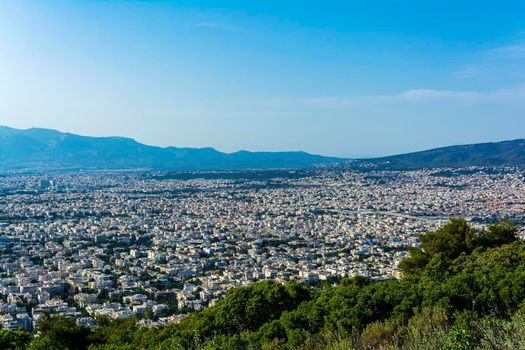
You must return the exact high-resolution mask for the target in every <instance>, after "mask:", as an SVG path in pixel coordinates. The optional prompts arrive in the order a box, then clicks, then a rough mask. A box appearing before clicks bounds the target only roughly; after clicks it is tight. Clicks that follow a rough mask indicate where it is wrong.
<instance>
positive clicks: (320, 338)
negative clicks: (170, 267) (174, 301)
mask: <svg viewBox="0 0 525 350" xmlns="http://www.w3.org/2000/svg"><path fill="white" fill-rule="evenodd" d="M420 242H421V247H420V248H411V249H410V255H409V257H407V258H406V259H405V260H403V261H402V262H401V264H400V270H401V271H402V273H403V277H402V278H401V279H400V280H388V281H381V282H372V281H370V280H369V279H367V278H364V277H354V278H349V279H344V280H342V281H341V283H340V285H339V286H336V287H332V286H325V287H324V288H322V289H320V290H319V289H314V288H311V287H308V286H306V285H303V284H299V283H295V282H289V283H287V284H284V285H283V284H279V283H276V282H272V281H264V282H259V283H256V284H254V285H252V286H248V287H244V288H237V289H233V290H230V291H229V292H228V294H227V295H226V297H225V298H224V299H223V300H221V301H219V302H218V303H217V304H216V305H215V306H213V307H210V308H208V309H206V310H204V311H203V312H200V313H196V314H193V315H190V316H189V317H187V318H185V319H184V320H183V321H182V322H181V323H180V324H178V325H169V326H166V327H164V328H162V329H142V328H140V327H138V326H137V323H136V321H135V320H133V319H127V320H107V319H101V320H99V321H98V326H97V327H96V328H94V329H87V328H82V327H77V326H75V323H74V322H73V321H70V320H66V319H61V318H58V317H48V318H47V319H46V320H44V321H43V322H42V323H41V326H40V328H39V332H40V336H39V337H37V338H33V339H31V337H30V336H29V335H28V334H26V333H25V332H22V331H19V332H8V331H3V332H2V333H1V334H0V348H2V349H33V350H34V349H92V350H94V349H100V350H102V349H105V350H110V349H111V350H117V349H119V350H120V349H127V350H129V349H152V350H153V349H158V350H160V349H332V350H336V349H389V350H393V349H407V350H409V349H410V350H412V349H413V350H416V349H436V350H467V349H509V350H510V349H525V303H524V300H525V242H523V241H520V240H518V239H517V238H516V228H515V227H514V226H513V225H512V224H511V223H509V222H502V223H499V224H495V225H492V226H490V227H489V228H488V229H487V230H483V231H477V230H475V229H473V228H472V227H470V226H469V225H468V224H467V223H466V222H465V221H464V220H462V219H453V220H451V221H450V222H449V223H448V224H447V225H445V226H444V227H443V228H442V229H440V230H438V231H435V232H429V233H427V234H424V235H422V236H421V237H420Z"/></svg>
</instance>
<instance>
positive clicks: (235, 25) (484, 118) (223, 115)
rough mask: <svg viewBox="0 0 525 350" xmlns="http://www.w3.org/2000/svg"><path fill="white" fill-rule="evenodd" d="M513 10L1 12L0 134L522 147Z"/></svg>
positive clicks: (273, 145) (173, 7)
mask: <svg viewBox="0 0 525 350" xmlns="http://www.w3.org/2000/svg"><path fill="white" fill-rule="evenodd" d="M451 6H452V7H451ZM523 7H524V5H523V4H521V3H519V2H517V1H515V2H514V1H513V2H512V4H509V5H508V6H501V5H499V4H497V3H495V2H489V3H487V4H486V5H484V6H477V7H476V6H474V3H471V2H463V3H462V4H459V5H458V4H452V5H451V3H450V4H449V3H446V2H440V3H437V2H432V3H425V4H418V3H417V2H412V1H405V2H400V3H398V4H395V5H394V4H390V5H382V6H381V7H380V8H379V7H377V8H376V7H375V6H374V5H373V4H358V3H356V2H344V3H343V2H338V1H336V2H334V3H332V4H330V5H327V4H326V3H322V2H319V1H307V2H301V3H299V2H297V1H290V2H287V3H286V4H282V3H277V2H266V3H265V4H262V3H259V2H240V1H221V2H210V1H198V2H192V3H189V2H178V1H172V2H170V1H168V2H160V1H149V2H128V1H107V2H74V3H70V2H61V1H39V2H36V1H21V2H17V3H13V2H6V1H5V2H0V100H2V104H1V106H0V124H2V125H8V126H11V127H16V128H30V127H43V128H51V129H58V130H63V131H67V132H71V133H76V134H81V135H91V136H126V137H131V138H134V139H136V140H137V141H139V142H141V143H145V144H150V145H157V146H178V147H214V148H216V149H218V150H221V151H225V152H233V151H237V150H241V149H247V150H251V151H286V150H303V151H306V152H309V153H315V154H323V155H329V156H339V157H362V156H381V155H390V154H399V153H406V152H411V151H417V150H423V149H430V148H435V147H440V146H446V145H454V144H469V143H480V142H488V141H501V140H509V139H518V138H523V137H524V136H525V135H524V134H523V132H522V130H525V119H524V118H523V117H522V115H523V112H524V111H525V102H524V101H525V85H524V83H525V69H524V68H523V67H525V66H524V65H523V63H524V60H525V54H524V52H525V36H524V27H525V24H524V23H523V20H522V19H521V18H520V13H522V12H523V11H520V9H522V8H523ZM451 9H452V10H451Z"/></svg>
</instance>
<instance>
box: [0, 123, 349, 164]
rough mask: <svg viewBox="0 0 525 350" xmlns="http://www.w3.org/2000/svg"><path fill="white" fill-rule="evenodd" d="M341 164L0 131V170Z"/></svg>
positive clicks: (308, 157) (297, 155)
mask: <svg viewBox="0 0 525 350" xmlns="http://www.w3.org/2000/svg"><path fill="white" fill-rule="evenodd" d="M341 161H343V159H340V158H331V157H322V156H318V155H312V154H308V153H305V152H248V151H239V152H235V153H222V152H219V151H217V150H215V149H213V148H177V147H166V148H163V147H154V146H148V145H144V144H141V143H139V142H137V141H135V140H133V139H129V138H123V137H87V136H80V135H74V134H70V133H63V132H59V131H56V130H49V129H38V128H33V129H28V130H19V129H13V128H8V127H4V126H1V127H0V169H2V170H17V169H19V170H28V169H29V170H54V169H60V170H64V169H157V170H163V169H165V170H167V169H169V170H222V169H249V168H304V167H311V166H314V165H322V164H330V163H337V162H341Z"/></svg>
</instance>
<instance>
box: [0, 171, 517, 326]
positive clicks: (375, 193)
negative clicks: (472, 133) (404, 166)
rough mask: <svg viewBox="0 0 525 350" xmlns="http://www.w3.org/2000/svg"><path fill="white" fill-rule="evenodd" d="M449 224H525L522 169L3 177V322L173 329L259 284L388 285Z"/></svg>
mask: <svg viewBox="0 0 525 350" xmlns="http://www.w3.org/2000/svg"><path fill="white" fill-rule="evenodd" d="M450 217H464V218H466V219H467V220H468V221H470V222H471V224H472V225H474V226H476V227H479V228H483V227H484V226H485V225H486V224H488V223H491V222H494V221H498V220H502V219H506V218H508V219H511V220H512V221H514V222H515V223H516V224H517V225H518V227H519V229H520V232H521V234H522V233H523V231H524V227H525V172H524V171H522V170H519V169H515V168H465V169H436V170H419V171H382V170H374V169H361V170H351V169H344V168H341V167H333V168H320V169H311V170H275V171H237V172H206V173H170V172H86V173H82V172H75V173H73V172H71V173H56V174H6V175H4V176H2V177H0V297H1V300H0V325H1V326H2V327H3V328H5V329H17V328H19V327H24V328H26V329H27V330H32V329H34V328H35V327H36V326H37V324H38V320H39V318H40V317H41V316H42V315H43V314H44V313H49V314H60V315H62V316H64V317H68V318H74V319H76V321H77V323H78V324H82V325H88V326H91V325H93V324H94V322H95V319H96V318H97V317H100V316H107V317H111V318H125V317H132V316H134V317H137V318H139V319H140V320H141V321H140V323H141V324H143V325H145V326H150V325H162V324H166V323H169V322H178V321H179V320H180V319H181V318H183V317H184V315H185V314H187V313H188V312H193V311H199V310H202V309H203V308H205V307H207V306H210V305H213V303H214V302H215V301H216V300H218V299H220V298H221V297H222V296H224V294H225V293H226V291H227V290H228V289H230V288H233V287H239V286H243V285H247V284H250V283H253V282H255V281H258V280H264V279H273V280H277V281H288V280H296V281H301V282H305V283H308V284H311V285H314V286H318V285H321V284H322V283H330V284H332V283H337V281H338V280H339V279H340V278H343V277H350V276H355V275H363V276H368V277H370V278H373V279H388V278H393V277H397V276H398V272H397V270H396V266H397V264H398V262H399V261H400V259H402V258H403V257H404V256H405V255H406V250H407V247H409V246H414V245H417V237H418V235H419V234H421V233H423V232H427V231H429V230H435V229H438V228H439V227H441V226H442V225H443V224H444V223H445V222H446V221H447V220H448V219H449V218H450Z"/></svg>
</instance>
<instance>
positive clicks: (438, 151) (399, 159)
mask: <svg viewBox="0 0 525 350" xmlns="http://www.w3.org/2000/svg"><path fill="white" fill-rule="evenodd" d="M365 162H369V163H372V164H374V165H376V166H379V167H380V168H385V169H398V170H410V169H422V168H439V167H449V168H459V167H466V166H505V165H508V166H525V139H518V140H512V141H502V142H488V143H478V144H472V145H458V146H448V147H442V148H435V149H431V150H427V151H420V152H413V153H407V154H400V155H395V156H388V157H380V158H373V159H367V160H365Z"/></svg>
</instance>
